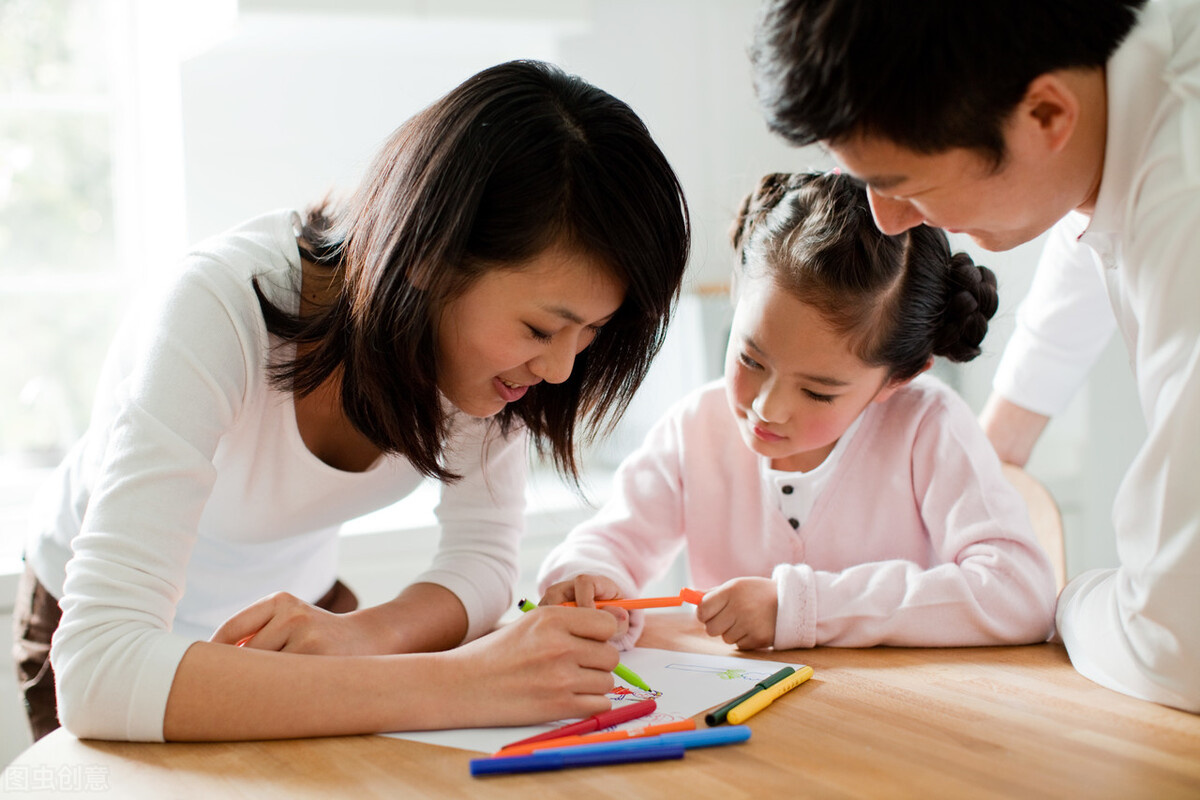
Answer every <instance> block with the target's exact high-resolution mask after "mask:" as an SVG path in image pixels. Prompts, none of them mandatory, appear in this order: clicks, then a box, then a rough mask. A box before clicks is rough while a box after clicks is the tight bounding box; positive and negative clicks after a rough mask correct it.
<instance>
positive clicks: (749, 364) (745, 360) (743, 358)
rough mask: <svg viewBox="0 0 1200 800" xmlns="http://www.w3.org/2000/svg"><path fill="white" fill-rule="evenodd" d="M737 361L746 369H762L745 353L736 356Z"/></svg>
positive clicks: (760, 365)
mask: <svg viewBox="0 0 1200 800" xmlns="http://www.w3.org/2000/svg"><path fill="white" fill-rule="evenodd" d="M738 361H740V362H742V366H744V367H746V368H747V369H762V364H760V363H758V362H757V361H755V360H754V359H753V358H751V357H750V356H748V355H746V354H745V353H741V354H739V355H738Z"/></svg>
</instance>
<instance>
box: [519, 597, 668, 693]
mask: <svg viewBox="0 0 1200 800" xmlns="http://www.w3.org/2000/svg"><path fill="white" fill-rule="evenodd" d="M517 608H519V609H521V610H522V611H533V610H534V609H535V608H537V604H536V603H534V602H533V601H532V600H529V599H525V598H522V600H521V602H520V603H518V604H517ZM613 673H614V674H615V675H616V676H617V677H618V678H620V679H621V680H623V681H625V682H626V683H628V684H629V685H630V686H633V687H635V688H637V689H641V690H642V691H643V692H648V691H650V687H649V686H647V685H646V682H645V681H644V680H642V679H641V677H640V676H639V675H638V674H637V673H636V672H634V671H633V670H631V669H630V668H629V667H627V666H625V665H624V664H617V668H616V669H614V670H613Z"/></svg>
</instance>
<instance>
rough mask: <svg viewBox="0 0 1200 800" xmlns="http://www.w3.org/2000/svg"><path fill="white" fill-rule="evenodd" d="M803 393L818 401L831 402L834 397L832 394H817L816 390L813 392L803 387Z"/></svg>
mask: <svg viewBox="0 0 1200 800" xmlns="http://www.w3.org/2000/svg"><path fill="white" fill-rule="evenodd" d="M804 393H805V394H806V395H808V396H809V397H811V398H812V399H813V400H816V401H817V402H818V403H832V402H833V401H834V398H835V395H832V394H819V393H817V392H813V391H810V390H808V389H805V390H804Z"/></svg>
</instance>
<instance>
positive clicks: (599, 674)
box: [446, 606, 618, 725]
mask: <svg viewBox="0 0 1200 800" xmlns="http://www.w3.org/2000/svg"><path fill="white" fill-rule="evenodd" d="M615 634H616V622H615V620H614V618H613V616H612V615H611V614H605V613H602V612H600V611H596V610H594V609H586V608H563V607H561V606H550V607H546V608H537V609H534V610H533V611H531V612H530V613H528V614H524V615H522V616H521V618H520V619H518V620H516V621H515V622H513V623H512V624H510V625H505V626H503V627H502V628H500V629H499V630H497V631H495V632H493V633H490V634H488V635H487V636H484V637H482V638H479V639H476V640H474V641H472V642H469V643H468V644H465V645H463V646H462V647H459V648H457V649H455V650H453V651H451V652H449V653H447V654H446V656H447V657H448V658H450V659H452V661H453V662H455V663H456V665H457V666H458V667H460V668H461V669H462V674H463V675H464V676H465V678H464V680H465V681H466V683H467V684H468V685H469V690H468V691H469V696H470V700H469V701H464V702H463V703H460V704H459V705H460V706H463V707H464V708H461V709H456V710H455V711H454V712H453V713H455V714H456V715H457V714H459V713H462V714H468V715H470V716H468V717H464V718H463V719H461V720H460V721H459V724H465V725H530V724H535V723H540V722H547V721H550V720H556V719H568V718H572V717H587V716H591V715H592V714H596V713H599V712H601V711H607V710H608V709H609V708H611V707H612V703H611V701H610V700H609V699H608V698H607V697H606V696H605V695H606V694H607V693H608V692H609V691H611V690H612V688H613V676H612V670H613V668H615V667H616V666H617V659H618V654H617V649H616V648H615V647H613V646H612V645H611V644H609V643H608V640H609V639H611V638H612V637H613V636H614V635H615ZM456 671H457V670H456Z"/></svg>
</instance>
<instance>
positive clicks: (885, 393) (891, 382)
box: [871, 356, 933, 403]
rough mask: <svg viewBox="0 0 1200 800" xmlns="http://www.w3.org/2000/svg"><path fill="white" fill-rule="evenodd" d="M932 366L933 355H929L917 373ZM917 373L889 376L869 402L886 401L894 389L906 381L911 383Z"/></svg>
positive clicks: (893, 392)
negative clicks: (901, 376)
mask: <svg viewBox="0 0 1200 800" xmlns="http://www.w3.org/2000/svg"><path fill="white" fill-rule="evenodd" d="M932 366H933V356H930V357H929V360H928V361H926V362H925V366H923V367H921V368H920V369H919V370H917V375H920V374H921V373H922V372H926V371H928V370H929V368H930V367H932ZM917 375H913V376H911V377H908V378H889V379H888V381H887V383H885V384H884V385H883V386H882V387H881V388H880V389H879V391H878V392H876V393H875V396H874V397H873V398H871V402H872V403H882V402H884V401H886V400H887V399H888V398H889V397H891V396H892V395H894V394H895V393H896V391H897V390H898V389H900V387H902V386H905V385H906V384H908V383H911V382H912V380H913V378H916V377H917Z"/></svg>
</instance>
